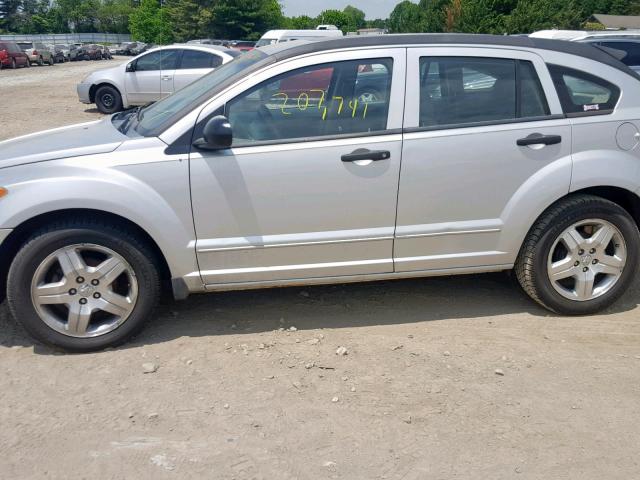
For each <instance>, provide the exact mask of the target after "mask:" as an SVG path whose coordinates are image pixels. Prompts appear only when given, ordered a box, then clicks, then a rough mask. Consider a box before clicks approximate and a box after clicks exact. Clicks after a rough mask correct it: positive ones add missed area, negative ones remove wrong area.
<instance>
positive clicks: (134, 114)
mask: <svg viewBox="0 0 640 480" xmlns="http://www.w3.org/2000/svg"><path fill="white" fill-rule="evenodd" d="M142 108H143V107H136V108H132V109H130V110H129V111H128V112H125V113H129V116H128V117H127V118H126V119H125V120H124V121H123V122H122V124H121V125H120V127H119V128H118V130H120V133H125V134H126V133H127V131H128V130H129V126H130V125H131V123H132V120H133V119H134V118H135V119H136V121H139V117H140V111H141V110H142Z"/></svg>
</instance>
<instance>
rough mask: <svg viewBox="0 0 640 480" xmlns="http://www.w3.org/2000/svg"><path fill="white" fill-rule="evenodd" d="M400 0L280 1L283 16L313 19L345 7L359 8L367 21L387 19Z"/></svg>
mask: <svg viewBox="0 0 640 480" xmlns="http://www.w3.org/2000/svg"><path fill="white" fill-rule="evenodd" d="M401 1H402V0H281V3H282V5H283V6H284V14H285V15H287V16H289V17H293V16H298V15H309V16H310V17H315V16H316V15H318V14H319V13H320V12H321V11H322V10H328V9H337V10H342V9H343V8H344V7H346V6H347V5H353V6H354V7H357V8H359V9H360V10H362V11H363V12H364V13H366V15H367V19H374V18H387V17H389V14H390V13H391V11H392V10H393V8H394V7H395V6H396V4H398V3H400V2H401Z"/></svg>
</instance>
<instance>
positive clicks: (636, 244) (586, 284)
mask: <svg viewBox="0 0 640 480" xmlns="http://www.w3.org/2000/svg"><path fill="white" fill-rule="evenodd" d="M605 232H609V233H608V234H607V233H605ZM600 238H604V239H605V240H603V241H602V242H599V239H600ZM639 258H640V233H639V232H638V227H637V225H636V223H635V222H634V220H633V218H631V216H630V215H629V213H627V211H626V210H624V209H623V208H622V207H620V206H619V205H617V204H616V203H613V202H611V201H609V200H605V199H603V198H601V197H596V196H593V195H573V196H570V197H567V198H566V199H563V200H560V201H559V202H557V203H556V204H554V205H553V206H551V207H549V208H548V209H547V210H546V211H545V212H544V213H543V214H542V215H541V217H540V218H539V219H538V221H537V222H536V223H535V225H534V226H533V227H532V228H531V230H530V231H529V234H528V236H527V239H526V240H525V242H524V244H523V246H522V248H521V250H520V253H519V255H518V259H517V261H516V265H515V272H516V276H517V278H518V281H519V283H520V285H521V286H522V288H523V289H524V291H525V292H526V293H527V294H528V295H529V296H530V297H531V298H532V299H533V300H535V301H536V302H538V303H539V304H540V305H542V306H543V307H545V308H547V309H549V310H551V311H554V312H557V313H560V314H564V315H590V314H593V313H596V312H599V311H601V310H603V309H605V308H607V307H609V306H610V305H612V304H613V303H614V302H615V301H616V300H617V299H618V298H619V297H620V296H621V295H622V294H623V293H624V292H625V291H626V290H627V289H628V288H629V286H630V284H631V282H632V281H633V278H634V276H635V274H636V273H637V270H638V260H639ZM552 279H553V280H552Z"/></svg>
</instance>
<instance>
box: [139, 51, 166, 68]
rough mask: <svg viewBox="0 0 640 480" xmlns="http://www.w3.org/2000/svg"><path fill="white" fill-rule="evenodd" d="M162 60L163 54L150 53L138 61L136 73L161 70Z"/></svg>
mask: <svg viewBox="0 0 640 480" xmlns="http://www.w3.org/2000/svg"><path fill="white" fill-rule="evenodd" d="M161 60H162V53H161V52H160V51H158V52H151V53H148V54H147V55H144V56H142V57H140V58H139V59H138V60H136V72H148V71H153V70H160V64H161Z"/></svg>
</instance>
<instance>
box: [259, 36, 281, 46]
mask: <svg viewBox="0 0 640 480" xmlns="http://www.w3.org/2000/svg"><path fill="white" fill-rule="evenodd" d="M274 43H278V40H277V39H275V38H261V39H260V40H258V41H257V42H256V48H260V47H264V46H266V45H273V44H274Z"/></svg>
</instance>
